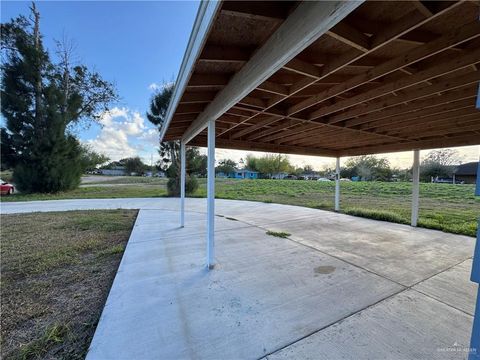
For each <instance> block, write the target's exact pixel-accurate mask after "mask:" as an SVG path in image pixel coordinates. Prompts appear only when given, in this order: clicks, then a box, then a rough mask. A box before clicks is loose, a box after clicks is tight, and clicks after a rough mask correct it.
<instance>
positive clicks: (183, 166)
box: [180, 141, 187, 227]
mask: <svg viewBox="0 0 480 360" xmlns="http://www.w3.org/2000/svg"><path fill="white" fill-rule="evenodd" d="M186 172H187V169H186V154H185V142H184V141H181V142H180V226H181V227H184V226H185V178H186Z"/></svg>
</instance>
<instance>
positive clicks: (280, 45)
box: [183, 1, 362, 142]
mask: <svg viewBox="0 0 480 360" xmlns="http://www.w3.org/2000/svg"><path fill="white" fill-rule="evenodd" d="M361 3H362V2H361V1H355V2H354V1H351V2H350V1H347V2H344V1H331V2H302V3H300V5H298V7H297V8H296V9H295V11H294V12H293V13H292V14H291V15H290V16H289V17H288V18H287V19H286V20H285V21H284V22H283V24H282V25H280V27H279V28H278V29H277V31H276V32H275V33H274V34H273V35H272V36H271V37H270V38H269V39H268V40H267V41H266V42H265V44H264V45H263V46H262V47H261V48H260V49H258V50H257V51H256V52H255V54H254V55H253V56H252V58H251V59H250V60H249V61H248V62H247V63H246V64H245V65H244V66H243V67H242V68H241V69H240V70H239V71H238V72H237V73H236V74H235V75H234V76H233V78H232V79H231V80H230V82H229V83H228V85H226V86H225V88H224V89H223V90H221V91H220V92H219V94H218V95H217V96H216V98H215V99H214V100H213V101H212V102H211V103H210V104H209V105H208V107H207V108H206V109H205V111H204V112H203V113H202V114H200V116H199V117H198V118H197V119H196V120H195V121H194V123H193V124H192V125H191V126H190V128H189V129H188V130H187V131H186V133H185V134H184V137H183V140H184V141H185V142H188V141H190V140H192V139H193V138H194V137H195V136H196V135H198V134H199V133H200V132H201V131H202V130H203V129H204V128H205V126H206V125H207V123H208V121H210V120H212V119H213V120H215V119H217V118H218V117H219V116H220V115H222V114H223V113H224V112H225V111H226V110H227V109H229V108H231V107H232V106H233V105H235V104H236V103H237V102H238V101H239V100H240V99H243V98H244V97H245V96H247V95H248V94H249V93H250V92H251V91H252V90H253V89H255V88H256V87H257V86H258V85H260V84H261V83H263V82H264V81H266V80H268V78H269V77H270V76H271V75H272V74H274V73H275V72H276V71H277V70H279V69H280V68H281V67H282V66H283V65H285V64H286V63H287V62H289V61H290V60H291V59H292V58H294V57H295V56H296V55H297V54H298V53H299V52H300V51H302V50H303V49H305V48H306V47H307V46H308V45H310V44H311V43H312V42H314V41H315V40H316V39H318V38H319V37H320V36H321V35H322V34H324V33H325V32H326V31H328V30H329V29H330V28H332V27H333V26H335V25H336V24H337V23H339V22H340V21H341V20H342V19H343V18H344V17H345V16H347V15H348V14H349V13H350V12H352V11H353V10H354V9H355V8H357V7H358V6H359V5H360V4H361ZM269 7H270V8H271V6H269Z"/></svg>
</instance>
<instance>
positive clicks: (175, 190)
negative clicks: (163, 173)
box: [167, 176, 198, 196]
mask: <svg viewBox="0 0 480 360" xmlns="http://www.w3.org/2000/svg"><path fill="white" fill-rule="evenodd" d="M197 189H198V181H197V178H196V177H194V176H187V179H186V180H185V193H186V194H187V195H190V194H193V193H194V192H195V191H196V190H197ZM167 192H168V196H180V178H178V177H174V178H170V179H168V183H167Z"/></svg>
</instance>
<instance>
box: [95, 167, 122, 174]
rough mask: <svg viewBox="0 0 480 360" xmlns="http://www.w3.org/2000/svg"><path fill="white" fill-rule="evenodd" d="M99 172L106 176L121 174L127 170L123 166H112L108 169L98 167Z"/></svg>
mask: <svg viewBox="0 0 480 360" xmlns="http://www.w3.org/2000/svg"><path fill="white" fill-rule="evenodd" d="M100 174H102V175H106V176H123V175H126V174H127V172H126V171H125V167H124V166H113V167H112V168H110V169H100Z"/></svg>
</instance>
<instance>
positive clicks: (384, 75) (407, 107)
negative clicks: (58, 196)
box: [160, 1, 480, 156]
mask: <svg viewBox="0 0 480 360" xmlns="http://www.w3.org/2000/svg"><path fill="white" fill-rule="evenodd" d="M478 12H479V2H478V1H464V2H457V1H428V2H427V1H425V2H422V1H405V2H398V1H395V2H390V1H372V2H363V3H362V2H344V1H331V2H308V1H304V2H295V1H288V2H283V1H282V2H280V1H279V2H247V1H234V2H226V1H225V2H211V1H204V2H202V3H201V4H200V7H199V12H198V15H197V19H196V21H195V24H194V28H193V31H192V35H191V37H190V41H189V44H188V47H187V51H186V53H185V57H184V60H183V63H182V67H181V69H180V73H179V77H178V79H177V82H176V86H175V89H174V95H173V98H172V101H171V103H170V107H169V109H168V111H167V115H166V120H165V123H164V124H163V126H162V128H161V134H160V137H161V140H163V141H170V140H178V139H184V140H185V141H188V142H189V144H190V145H198V146H206V144H207V136H206V129H205V127H206V125H207V122H208V121H209V120H211V119H215V120H216V146H217V147H219V148H229V149H243V150H258V151H270V152H281V153H291V154H306V155H323V156H346V155H359V154H369V153H380V152H393V151H404V150H412V149H427V148H436V147H448V146H461V145H474V144H480V111H479V110H478V109H477V108H476V97H477V91H478V83H479V81H480V70H479V68H478V66H479V65H480V22H479V21H478Z"/></svg>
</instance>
